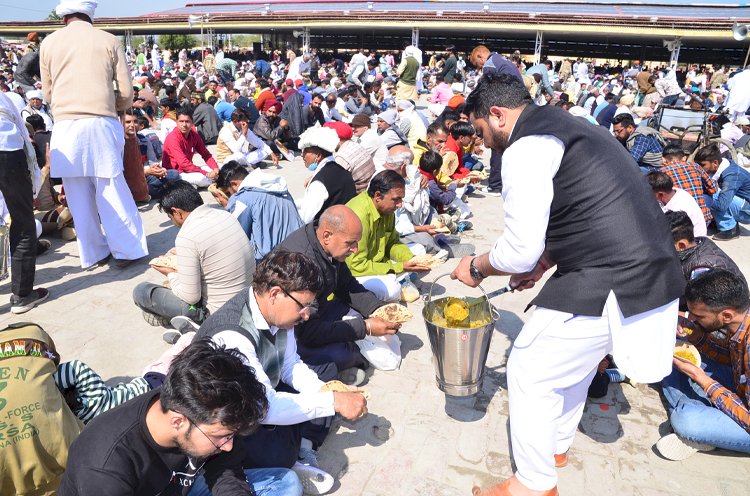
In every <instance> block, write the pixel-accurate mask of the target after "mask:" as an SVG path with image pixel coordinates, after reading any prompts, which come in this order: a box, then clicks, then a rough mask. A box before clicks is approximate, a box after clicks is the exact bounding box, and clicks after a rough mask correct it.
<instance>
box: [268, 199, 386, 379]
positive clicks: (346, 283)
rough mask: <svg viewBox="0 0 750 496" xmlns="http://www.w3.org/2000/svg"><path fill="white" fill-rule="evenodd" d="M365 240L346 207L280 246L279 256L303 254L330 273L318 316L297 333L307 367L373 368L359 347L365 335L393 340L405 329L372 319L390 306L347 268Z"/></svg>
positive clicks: (327, 214) (319, 295)
mask: <svg viewBox="0 0 750 496" xmlns="http://www.w3.org/2000/svg"><path fill="white" fill-rule="evenodd" d="M361 237H362V223H361V222H360V220H359V218H358V217H357V215H356V214H355V213H354V212H353V211H352V209H350V208H349V207H347V206H345V205H335V206H333V207H330V208H329V209H327V210H326V211H325V212H323V215H321V216H320V220H319V221H318V223H317V225H316V223H313V222H311V223H309V224H307V225H305V226H304V227H303V228H301V229H299V230H297V231H295V232H293V233H292V234H290V235H289V237H288V238H286V240H284V242H282V243H281V244H280V245H279V250H286V251H290V252H299V253H304V254H305V255H307V256H309V257H310V258H312V259H313V260H315V261H316V262H317V264H318V266H320V267H321V268H324V271H325V272H324V274H323V276H324V277H323V286H322V288H321V289H320V291H318V292H317V294H316V295H315V298H316V302H317V308H318V312H317V313H316V314H315V315H312V316H311V317H310V319H309V320H307V321H304V322H300V323H299V324H298V325H297V327H296V338H297V352H298V353H299V355H300V357H301V358H302V359H303V360H304V361H305V363H307V364H310V365H321V364H325V363H334V364H335V365H336V369H337V371H338V372H342V371H344V370H345V369H349V368H352V367H355V368H357V369H359V370H363V369H366V368H367V367H368V365H369V363H368V362H367V360H366V359H365V358H364V357H363V356H362V354H361V353H360V352H359V348H358V347H357V345H356V344H355V341H357V340H359V339H364V337H365V336H366V335H371V336H383V335H386V334H394V333H395V332H396V331H397V330H398V329H399V328H400V325H399V324H394V323H391V322H386V321H384V320H383V319H379V318H377V317H369V316H370V314H372V312H374V311H375V310H376V309H377V308H379V307H381V306H383V305H384V304H385V302H383V301H381V300H379V299H378V298H377V296H375V295H374V294H373V293H371V292H370V291H368V290H367V289H365V288H364V287H363V286H362V285H361V284H360V283H359V282H358V281H357V280H356V279H355V278H354V276H352V273H351V271H350V270H349V267H348V266H347V265H346V263H345V262H346V259H347V258H348V257H349V255H351V254H352V253H356V252H357V246H358V243H359V240H360V238H361ZM330 295H333V298H329V296H330ZM364 315H366V316H368V317H369V318H365V317H363V316H364ZM345 317H346V318H345ZM358 375H359V377H357V381H358V382H361V380H364V373H358Z"/></svg>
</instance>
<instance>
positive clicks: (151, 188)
mask: <svg viewBox="0 0 750 496" xmlns="http://www.w3.org/2000/svg"><path fill="white" fill-rule="evenodd" d="M179 178H180V173H179V172H177V169H167V175H166V176H164V177H163V178H161V179H160V178H158V177H156V176H146V183H147V184H148V194H149V195H151V198H161V190H162V189H164V186H166V185H167V184H169V183H172V182H175V181H177V180H178V179H179Z"/></svg>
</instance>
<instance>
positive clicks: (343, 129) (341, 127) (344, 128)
mask: <svg viewBox="0 0 750 496" xmlns="http://www.w3.org/2000/svg"><path fill="white" fill-rule="evenodd" d="M323 127H330V128H331V129H333V130H334V131H336V134H338V135H339V139H343V140H347V139H352V136H354V133H352V127H351V126H350V125H349V124H347V123H346V122H338V121H333V122H326V123H325V124H324V125H323Z"/></svg>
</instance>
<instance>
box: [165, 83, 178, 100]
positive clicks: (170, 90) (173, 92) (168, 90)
mask: <svg viewBox="0 0 750 496" xmlns="http://www.w3.org/2000/svg"><path fill="white" fill-rule="evenodd" d="M164 94H165V95H166V96H167V98H175V97H176V96H177V88H175V87H174V86H167V87H165V88H164Z"/></svg>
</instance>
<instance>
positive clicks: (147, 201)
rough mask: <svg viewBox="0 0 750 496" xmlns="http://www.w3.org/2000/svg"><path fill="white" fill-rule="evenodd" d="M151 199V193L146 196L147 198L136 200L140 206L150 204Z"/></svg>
mask: <svg viewBox="0 0 750 496" xmlns="http://www.w3.org/2000/svg"><path fill="white" fill-rule="evenodd" d="M150 201H151V195H148V196H146V199H145V200H139V201H137V202H135V204H136V205H138V206H142V205H148V204H149V202H150Z"/></svg>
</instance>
